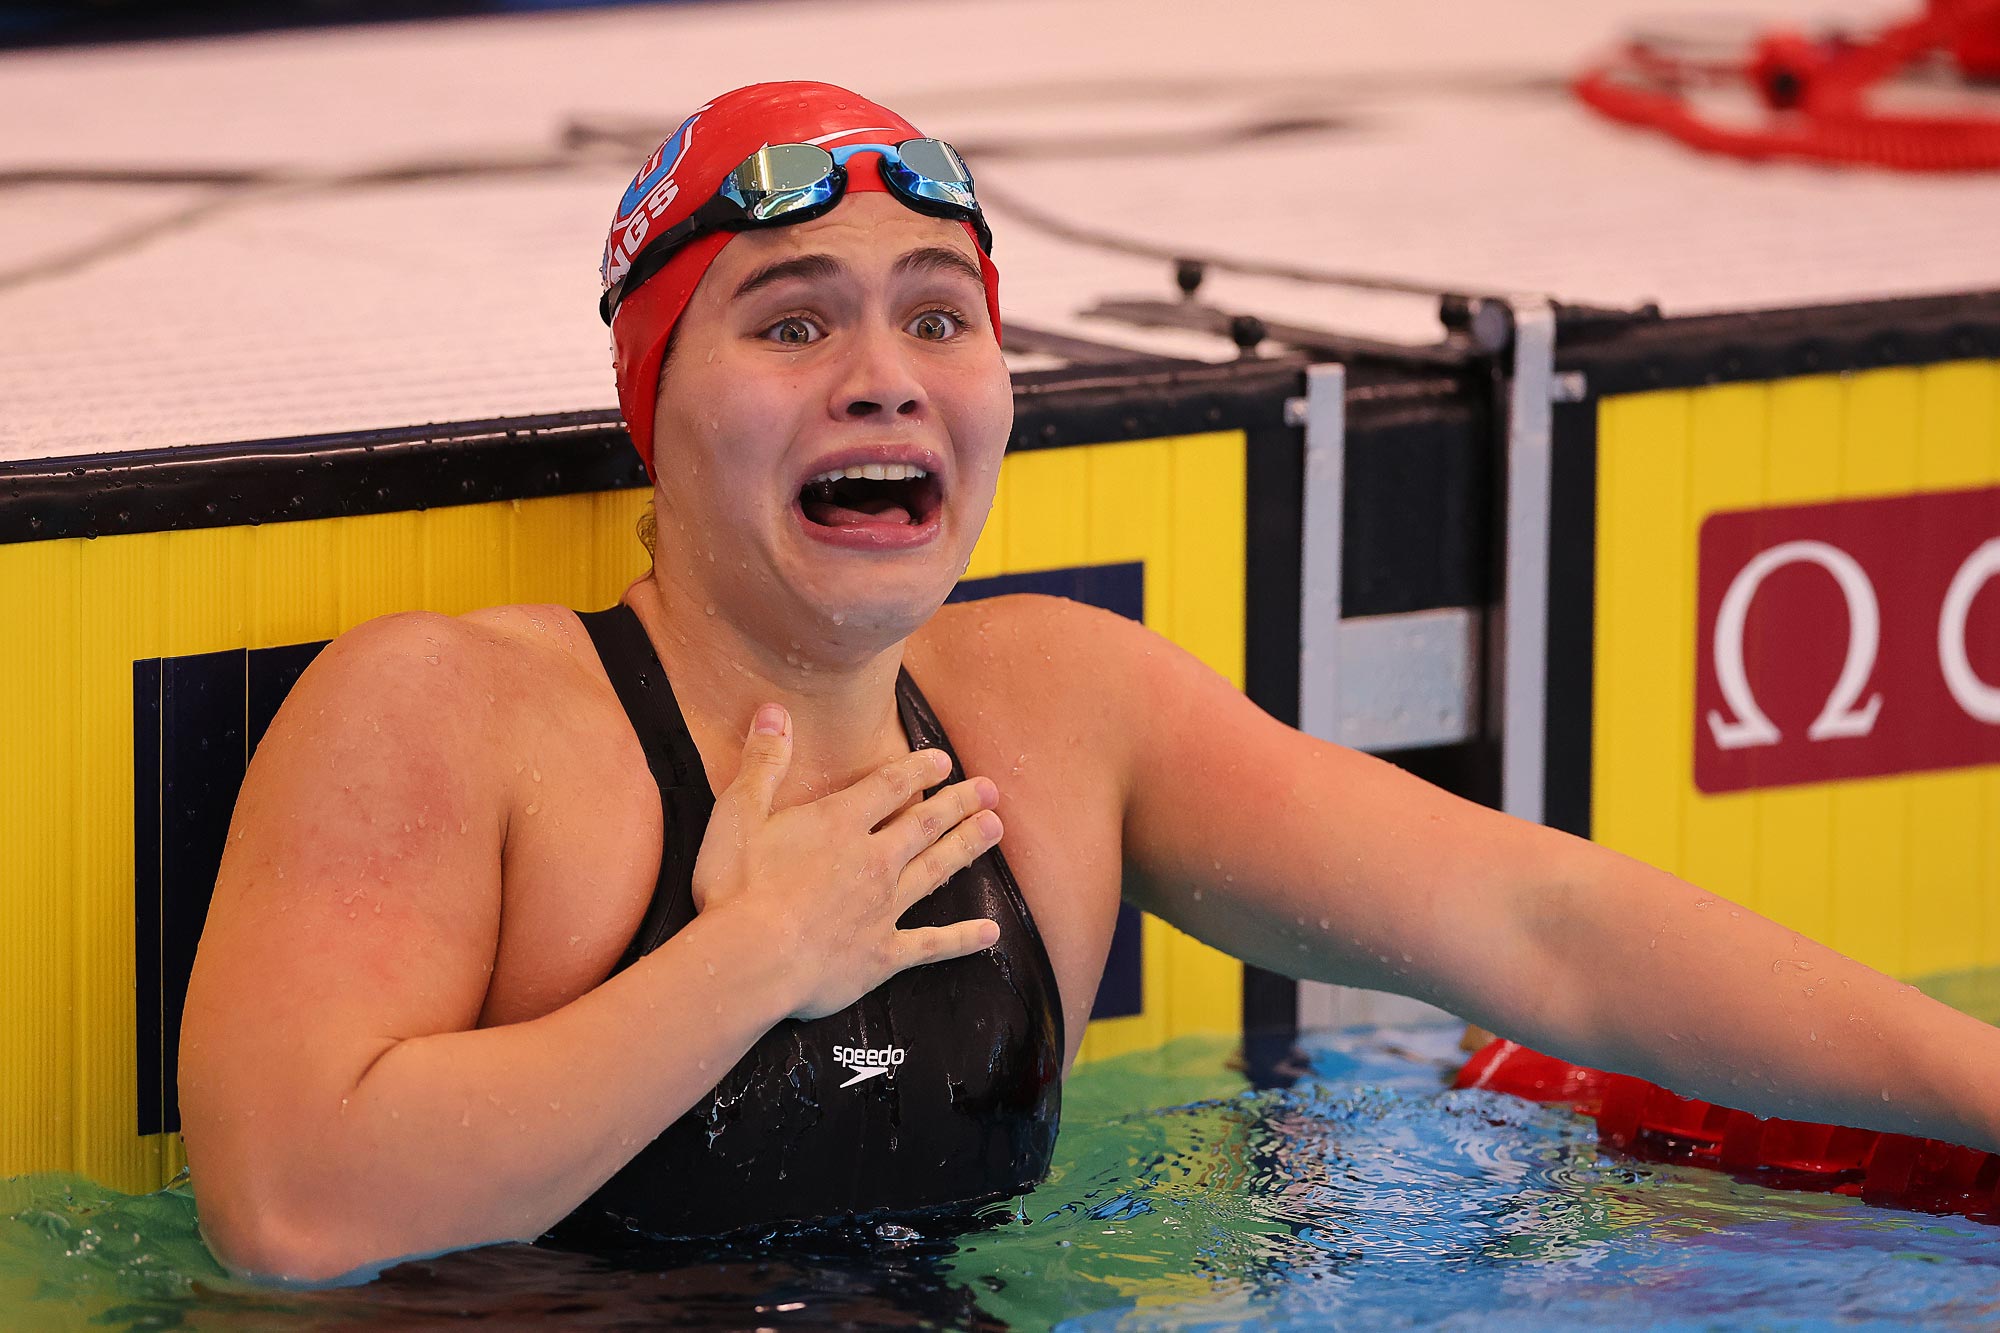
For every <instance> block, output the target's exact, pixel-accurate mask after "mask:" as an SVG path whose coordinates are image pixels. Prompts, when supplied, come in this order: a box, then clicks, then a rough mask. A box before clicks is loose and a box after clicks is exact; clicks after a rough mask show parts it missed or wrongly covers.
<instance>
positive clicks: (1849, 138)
mask: <svg viewBox="0 0 2000 1333" xmlns="http://www.w3.org/2000/svg"><path fill="white" fill-rule="evenodd" d="M1933 51H1948V52H1950V53H1951V54H1952V56H1953V58H1954V59H1955V61H1956V62H1957V64H1958V67H1959V68H1960V69H1961V70H1962V71H1964V73H1966V74H1967V75H1969V76H1971V77H1974V78H1995V77H2000V0H1930V6H1929V8H1928V9H1927V10H1926V12H1925V13H1924V14H1923V15H1922V16H1921V17H1919V18H1915V19H1912V20H1910V21H1909V22H1906V23H1901V24H1897V25H1895V26H1893V27H1890V28H1886V29H1884V30H1883V31H1881V32H1879V33H1877V34H1875V36H1874V37H1872V38H1870V39H1868V40H1865V41H1853V40H1849V39H1846V38H1838V37H1835V38H1821V39H1814V38H1809V37H1806V36H1803V35H1801V34H1798V33H1790V32H1776V33H1769V34H1766V35H1765V36H1764V37H1763V38H1762V39H1760V40H1759V41H1758V42H1757V43H1756V45H1755V46H1754V47H1753V49H1752V50H1751V51H1750V52H1749V53H1747V55H1746V56H1744V57H1743V58H1742V59H1740V60H1737V61H1732V62H1723V63H1720V64H1715V63H1710V64H1702V63H1698V62H1694V61H1689V60H1683V59H1678V58H1676V57H1675V56H1674V55H1672V54H1671V53H1670V52H1666V51H1662V50H1660V49H1658V48H1656V47H1655V46H1653V45H1651V44H1649V43H1644V42H1634V43H1630V44H1628V45H1627V46H1626V47H1625V49H1624V50H1623V51H1622V52H1621V53H1620V55H1619V57H1618V58H1616V59H1614V60H1612V61H1610V62H1607V63H1605V64H1602V65H1599V66H1596V67H1594V68H1592V69H1589V70H1586V71H1585V72H1584V73H1583V74H1582V75H1580V76H1579V77H1578V78H1577V80H1576V82H1575V85H1574V87H1575V91H1576V95H1577V96H1578V97H1579V98H1581V99H1582V100H1583V101H1584V103H1585V104H1587V105H1588V106H1590V107H1592V108H1593V109H1595V110H1597V111H1598V112H1600V113H1601V114H1603V115H1606V116H1609V117H1611V118H1612V119H1613V120H1618V121H1622V122H1625V123H1627V124H1631V125H1638V126H1643V127H1645V128H1647V129H1652V130H1657V131H1660V132H1662V133H1665V134H1668V135H1671V136H1672V137H1673V138H1675V139H1678V140H1680V141H1681V142H1682V143H1685V144H1687V145H1689V146H1690V147H1693V148H1698V149H1701V150H1703V151H1705V152H1712V153H1724V154H1727V155H1729V156H1732V157H1739V158H1745V159H1748V160H1752V161H1764V160H1771V159H1794V160H1802V161H1814V162H1831V163H1843V164H1853V165H1864V164H1865V165H1871V166H1880V167H1891V168H1895V169H1897V170H1903V171H1926V172H1935V171H1993V170H2000V114H1994V113H1992V112H1982V111H1980V110H1977V109H1971V108H1968V109H1967V110H1965V111H1964V112H1962V113H1960V114H1951V115H1932V114H1927V115H1918V114H1902V113H1892V112H1886V111H1882V110H1879V109H1876V108H1873V107H1871V106H1870V105H1869V102H1868V98H1869V94H1870V93H1871V92H1873V91H1874V90H1875V89H1876V88H1877V87H1878V86H1879V85H1880V84H1881V83H1882V82H1883V81H1884V80H1885V79H1887V78H1888V77H1889V76H1890V75H1892V74H1894V73H1896V72H1897V71H1899V70H1901V69H1903V68H1904V67H1905V66H1907V65H1908V64H1910V62H1911V61H1913V60H1915V59H1917V58H1918V57H1919V56H1922V55H1924V54H1925V53H1927V52H1933ZM1731 83H1736V84H1741V85H1744V86H1747V87H1749V88H1751V89H1754V90H1755V92H1756V93H1757V95H1758V99H1759V101H1760V102H1761V103H1762V106H1763V110H1764V116H1763V119H1762V120H1761V122H1757V123H1748V122H1746V123H1732V122H1730V121H1728V120H1726V119H1723V118H1719V117H1717V116H1714V115H1712V114H1709V113H1708V112H1706V111H1704V110H1703V109H1701V108H1698V107H1697V106H1696V105H1695V104H1694V102H1693V101H1692V100H1691V98H1690V94H1691V93H1694V92H1696V91H1698V90H1700V89H1702V88H1704V87H1712V86H1715V85H1728V84H1731Z"/></svg>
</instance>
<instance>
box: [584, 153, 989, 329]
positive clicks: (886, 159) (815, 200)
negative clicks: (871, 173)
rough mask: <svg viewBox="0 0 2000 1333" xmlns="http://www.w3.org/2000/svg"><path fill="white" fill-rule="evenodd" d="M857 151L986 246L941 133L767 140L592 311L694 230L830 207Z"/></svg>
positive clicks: (791, 218) (786, 218)
mask: <svg viewBox="0 0 2000 1333" xmlns="http://www.w3.org/2000/svg"><path fill="white" fill-rule="evenodd" d="M856 153H879V154H880V155H881V157H882V182H883V184H885V185H887V186H888V187H889V189H890V191H891V192H892V193H894V194H895V196H896V197H897V198H898V199H900V200H902V201H903V202H904V203H905V204H907V205H908V206H909V207H911V208H913V209H915V210H916V211H917V212H919V213H928V214H929V215H931V216H932V217H940V218H955V219H957V220H959V221H961V222H969V223H971V224H972V229H973V230H974V231H975V232H976V233H978V236H979V248H980V249H982V250H984V251H985V252H986V253H987V254H989V255H990V254H992V253H993V233H992V232H991V231H990V230H989V229H988V228H987V226H986V219H985V218H984V217H982V216H981V215H980V212H979V201H978V200H977V199H974V198H973V197H972V172H971V171H969V170H967V169H966V165H965V159H964V158H962V157H960V156H959V155H958V150H957V149H955V148H953V147H952V146H951V145H950V144H948V143H946V142H944V140H942V139H905V140H903V142H901V143H899V144H881V143H856V144H845V145H843V146H841V147H839V148H836V149H834V150H833V151H831V152H828V151H827V150H826V149H824V148H821V147H820V146H819V145H818V144H809V143H780V144H770V145H768V146H766V147H763V148H760V149H758V150H757V151H756V152H754V153H752V154H750V156H748V157H746V158H744V159H743V161H742V162H741V163H740V164H739V165H738V166H737V168H736V169H735V170H734V171H732V172H730V173H729V174H728V175H727V176H725V177H723V179H722V186H721V188H719V189H718V190H717V191H716V192H715V197H714V198H713V199H710V200H709V201H708V202H707V203H705V204H703V205H702V206H701V207H700V208H697V209H696V210H695V211H694V213H693V214H692V215H691V216H689V217H686V218H683V219H682V220H681V221H679V222H677V223H675V224H674V225H673V226H671V227H669V228H667V229H666V230H665V231H663V232H661V233H660V234H659V235H658V236H656V237H654V238H653V239H652V240H650V241H648V242H647V243H646V245H645V248H643V249H641V250H640V251H639V253H638V254H637V255H635V256H634V257H633V259H632V266H631V267H630V268H628V269H626V270H625V276H624V277H622V278H620V279H619V280H618V281H617V282H615V283H613V284H612V285H611V286H610V287H608V288H606V289H605V292H604V295H603V297H602V298H600V299H599V301H598V303H597V313H598V314H599V315H601V316H602V317H603V319H604V322H605V323H606V324H609V323H610V322H611V317H612V315H614V314H616V313H617V310H618V306H619V303H620V302H622V301H623V300H624V299H625V298H626V297H627V296H629V295H631V293H632V292H633V290H634V289H635V288H637V287H638V286H639V284H640V283H642V282H644V281H646V279H648V278H650V277H652V276H653V275H654V274H655V273H658V272H659V271H660V270H661V269H662V268H664V267H666V264H667V261H668V260H669V259H670V258H672V257H673V253H674V251H676V250H678V249H679V248H680V247H681V246H683V245H686V244H687V243H688V242H689V241H691V240H694V239H695V238H696V237H697V236H704V235H707V234H709V233H710V232H717V231H747V230H749V229H750V228H752V227H775V226H782V225H784V224H787V223H792V222H804V221H806V220H808V219H810V218H816V217H818V216H819V215H820V214H822V213H824V212H826V211H827V210H829V209H831V208H832V207H833V206H834V205H835V204H837V203H839V202H840V198H841V195H843V194H844V193H845V192H846V190H847V169H846V165H845V164H846V162H847V160H848V159H849V158H851V157H853V156H854V155H855V154H856Z"/></svg>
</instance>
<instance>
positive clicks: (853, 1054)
mask: <svg viewBox="0 0 2000 1333" xmlns="http://www.w3.org/2000/svg"><path fill="white" fill-rule="evenodd" d="M909 1054H910V1053H909V1052H908V1051H907V1050H905V1049H903V1048H902V1047H901V1046H836V1047H834V1048H833V1058H834V1060H835V1061H837V1062H838V1063H839V1064H841V1065H843V1066H844V1067H846V1068H847V1069H849V1070H852V1071H853V1073H854V1077H853V1078H850V1079H848V1080H847V1082H845V1083H843V1084H841V1085H840V1086H841V1087H843V1088H851V1087H853V1086H854V1085H855V1084H857V1083H860V1082H863V1081H864V1080H866V1079H871V1078H877V1077H879V1076H881V1075H883V1074H893V1073H895V1072H896V1069H897V1067H898V1066H900V1065H901V1064H902V1063H903V1061H904V1060H905V1059H907V1058H908V1057H909Z"/></svg>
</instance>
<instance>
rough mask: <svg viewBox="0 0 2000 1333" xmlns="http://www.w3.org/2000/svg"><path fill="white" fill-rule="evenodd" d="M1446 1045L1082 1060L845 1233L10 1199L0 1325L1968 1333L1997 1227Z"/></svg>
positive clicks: (1410, 1039) (62, 1192) (1310, 1046)
mask: <svg viewBox="0 0 2000 1333" xmlns="http://www.w3.org/2000/svg"><path fill="white" fill-rule="evenodd" d="M1456 1038H1457V1029H1455V1028H1449V1029H1448V1028H1422V1029H1399V1030H1388V1029H1370V1030H1355V1031H1349V1032H1342V1033H1330V1034H1321V1035H1317V1036H1312V1037H1308V1038H1307V1039H1305V1040H1304V1041H1303V1042H1302V1043H1301V1045H1300V1046H1299V1048H1298V1052H1299V1055H1298V1058H1297V1059H1296V1060H1295V1061H1293V1062H1292V1067H1291V1070H1290V1072H1291V1073H1292V1074H1294V1075H1296V1077H1295V1079H1294V1080H1293V1081H1292V1082H1291V1083H1290V1086H1285V1087H1266V1088H1257V1087H1253V1086H1252V1081H1251V1079H1250V1078H1249V1077H1248V1076H1246V1074H1245V1073H1244V1072H1243V1068H1242V1061H1241V1059H1240V1058H1239V1048H1238V1046H1237V1044H1236V1043H1234V1042H1232V1041H1224V1040H1221V1039H1206V1038H1193V1039H1186V1040H1183V1041H1179V1042H1175V1043H1173V1044H1171V1045H1169V1046H1168V1047H1166V1048H1164V1049H1163V1050H1160V1051H1156V1052H1151V1053H1147V1054H1143V1055H1136V1056H1127V1057H1123V1058H1120V1059H1117V1060H1111V1061H1106V1062H1103V1063H1100V1064H1095V1065H1090V1066H1086V1067H1084V1068H1083V1069H1081V1070H1079V1071H1078V1072H1077V1073H1076V1074H1075V1075H1074V1077H1073V1078H1072V1079H1071V1082H1070V1085H1069V1087H1068V1088H1067V1089H1066V1092H1065V1108H1064V1128H1063V1133H1062V1138H1061V1140H1060V1142H1059V1143H1058V1145H1057V1148H1056V1165H1055V1169H1054V1170H1053V1172H1052V1173H1051V1176H1050V1178H1049V1180H1048V1181H1047V1182H1046V1183H1045V1184H1044V1185H1043V1186H1042V1187H1041V1188H1039V1189H1037V1190H1036V1191H1034V1192H1033V1193H1032V1194H1030V1195H1028V1196H1026V1197H1024V1198H1021V1199H1018V1200H1015V1201H1013V1202H1011V1203H1008V1204H1004V1205H996V1206H994V1207H991V1208H988V1209H985V1210H983V1211H982V1212H981V1214H980V1215H979V1217H978V1218H977V1220H976V1224H974V1225H972V1226H970V1227H967V1226H964V1225H962V1224H961V1225H956V1226H946V1225H940V1224H938V1223H936V1222H928V1221H923V1220H919V1219H903V1220H901V1221H880V1220H878V1221H874V1222H869V1223H859V1224H856V1225H855V1226H853V1227H851V1228H848V1229H844V1230H841V1231H835V1232H820V1233H815V1234H811V1235H801V1236H792V1237H781V1238H778V1239H776V1240H774V1241H771V1242H768V1243H760V1244H757V1245H754V1246H736V1247H725V1246H718V1245H693V1246H685V1247H681V1248H678V1249H675V1250H672V1251H667V1250H658V1249H656V1250H651V1251H647V1252H644V1253H638V1254H633V1255H626V1256H617V1257H603V1256H583V1255H575V1254H565V1253H561V1252H556V1251H550V1250H543V1249H536V1248H532V1247H528V1246H496V1247H492V1248H489V1249H485V1250H479V1251H472V1252H468V1253H464V1254H458V1255H450V1256H446V1257H443V1258H440V1259H436V1260H430V1261H425V1262H421V1263H412V1264H405V1265H402V1266H401V1267H399V1268H396V1269H393V1270H391V1271H390V1272H389V1273H387V1274H385V1275H384V1276H382V1277H381V1278H378V1279H377V1280H376V1281H374V1282H372V1283H369V1284H366V1285H364V1286H358V1287H351V1288H344V1289H337V1290H332V1291H321V1292H296V1291H272V1290H267V1289H259V1288H255V1287H250V1286H246V1285H244V1284H240V1283H234V1282H232V1281H230V1280H229V1279H228V1278H227V1277H226V1276H224V1275H223V1273H222V1272H221V1271H220V1270H219V1269H218V1268H217V1267H216V1265H215V1263H214V1261H213V1260H212V1259H210V1258H209V1256H208V1255H207V1252H206V1251H205V1250H204V1249H203V1248H202V1245H201V1241H200V1238H199V1237H198V1235H197V1234H196V1231H195V1225H194V1204H193V1199H192V1196H191V1195H190V1194H189V1193H188V1191H187V1189H186V1187H185V1185H182V1186H178V1187H175V1188H171V1189H168V1190H164V1191H162V1192H160V1193H158V1194H153V1195H147V1196H142V1197H132V1196H127V1195H121V1194H117V1193H115V1192H112V1191H107V1190H104V1189H101V1188H99V1187H97V1186H94V1185H90V1184H88V1183H87V1182H84V1181H82V1180H79V1179H77V1178H75V1177H67V1176H32V1177H24V1178H20V1179H17V1180H13V1181H8V1182H0V1326H4V1327H5V1328H7V1329H9V1330H15V1329H24V1330H25V1329H43V1328H48V1329H64V1328H122V1327H132V1328H158V1329H167V1328H189V1329H239V1328H241V1329H339V1328H364V1327H365V1328H371V1329H381V1328H418V1327H423V1328H431V1327H437V1326H438V1325H440V1324H460V1323H473V1324H485V1325H487V1326H491V1327H507V1328H519V1327H547V1328H563V1329H612V1328H634V1329H636V1328H660V1327H672V1328H704V1327H730V1328H757V1327H768V1328H788V1327H789V1328H803V1327H814V1328H823V1327H828V1326H835V1327H838V1326H842V1325H851V1326H855V1327H868V1328H885V1327H886V1328H976V1329H1050V1328H1056V1329H1064V1330H1075V1331H1076V1333H1083V1331H1085V1330H1093V1331H1094V1330H1110V1329H1154V1328H1159V1329H1223V1328H1238V1327H1253V1326H1254V1327H1258V1328H1279V1329H1283V1328H1296V1329H1307V1328H1310V1329H1329V1328H1332V1329H1339V1328H1356V1329H1361V1328H1366V1329H1376V1328H1434V1327H1444V1328H1477V1329H1524V1330H1525V1329H1535V1330H1544V1329H1564V1328H1571V1329H1601V1328H1606V1327H1614V1326H1615V1327H1619V1328H1623V1329H1709V1328H1747V1327H1754V1328H1769V1329H1811V1328H1841V1329H1870V1328H1881V1329H1889V1328H1908V1327H1911V1326H1913V1325H1922V1326H1923V1327H1926V1328H1989V1327H1993V1326H1994V1325H1995V1324H1996V1323H2000V1228H1994V1227H1990V1226H1985V1225H1982V1224H1979V1223H1975V1222H1970V1221H1966V1220H1964V1219H1961V1218H1948V1217H1947V1218H1938V1217H1930V1216H1925V1215H1922V1214H1917V1213H1907V1212H1901V1211H1896V1210H1891V1209H1885V1208H1877V1207H1872V1206H1869V1205H1865V1204H1862V1203H1860V1202H1859V1201H1857V1200H1853V1199H1848V1198H1844V1197H1840V1196H1834V1195H1825V1194H1809V1193H1788V1192H1779V1191H1776V1190H1772V1189H1769V1188H1766V1187H1764V1186H1762V1185H1760V1184H1757V1183H1755V1182H1753V1181H1748V1180H1738V1179H1735V1178H1732V1177H1730V1176H1727V1175H1724V1174H1721V1173H1718V1172H1713V1171H1706V1170H1702V1169H1699V1168H1694V1167H1685V1166H1673V1165H1659V1164H1653V1163H1645V1162H1639V1161H1635V1160H1632V1159H1628V1158H1624V1157H1621V1156H1619V1155H1616V1154H1613V1153H1609V1152H1606V1151H1603V1150H1601V1149H1600V1148H1599V1147H1598V1146H1597V1141H1596V1136H1595V1131H1594V1127H1593V1126H1592V1124H1591V1122H1589V1121H1587V1120H1584V1119H1581V1118H1579V1117H1576V1116H1573V1115H1571V1114H1569V1113H1567V1112H1565V1111H1562V1110H1560V1109H1555V1108H1549V1107H1543V1106H1536V1105H1532V1104H1530V1103H1526V1102H1521V1101H1517V1100H1514V1099H1511V1098H1507V1097H1503V1096H1499V1095H1496V1094H1491V1093H1485V1092H1458V1091H1449V1090H1446V1088H1445V1081H1446V1076H1447V1074H1448V1072H1449V1071H1450V1070H1451V1069H1453V1068H1455V1067H1456V1065H1457V1063H1458V1061H1459V1059H1460V1058H1461V1057H1460V1055H1459V1053H1458V1052H1457V1050H1456V1048H1455V1041H1456Z"/></svg>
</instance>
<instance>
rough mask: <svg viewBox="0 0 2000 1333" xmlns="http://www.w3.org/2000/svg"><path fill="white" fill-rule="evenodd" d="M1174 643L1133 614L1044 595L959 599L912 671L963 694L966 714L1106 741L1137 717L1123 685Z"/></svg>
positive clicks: (945, 611)
mask: <svg viewBox="0 0 2000 1333" xmlns="http://www.w3.org/2000/svg"><path fill="white" fill-rule="evenodd" d="M1163 642H1164V640H1162V639H1160V637H1159V636H1158V635H1157V634H1155V633H1153V631H1151V630H1149V629H1147V628H1146V627H1145V626H1144V625H1142V624H1139V623H1138V622H1137V621H1134V620H1132V619H1130V618H1128V617H1126V616H1121V615H1119V614H1117V613H1116V612H1113V611H1105V610H1102V609H1101V608H1098V607H1095V606H1091V605H1089V604H1087V603H1084V602H1076V601H1071V600H1070V599H1069V598H1066V597H1052V596H1048V595H1045V594H1041V593H1014V594H1010V595H1008V596H1005V597H991V598H984V599H981V600H979V601H975V602H957V603H953V604H951V605H948V606H945V607H943V608H942V609H940V610H939V611H938V613H937V615H935V616H933V617H932V618H931V621H930V623H929V624H927V625H926V626H925V627H924V630H923V632H922V633H921V634H920V635H918V636H917V637H916V638H913V639H912V640H911V644H910V649H911V651H910V653H909V662H910V666H911V671H912V673H913V674H915V675H916V676H917V680H918V683H919V684H920V685H923V686H924V688H925V690H926V692H930V689H931V687H930V686H929V685H927V684H925V681H926V680H927V679H930V678H941V680H942V681H943V683H944V688H946V689H948V690H949V691H950V692H952V693H953V694H955V695H957V696H959V699H960V704H959V707H958V709H957V710H955V711H960V712H963V711H965V707H966V704H968V703H969V704H970V705H971V709H972V711H973V712H974V713H975V714H978V713H982V712H983V713H985V714H987V715H989V716H997V717H1000V718H1004V719H1007V720H1008V721H1009V723H1010V724H1011V725H1012V726H1013V727H1015V728H1032V729H1034V730H1049V729H1056V730H1060V731H1061V732H1062V733H1064V735H1065V737H1075V738H1077V739H1078V740H1081V741H1086V742H1096V743H1099V744H1103V743H1106V742H1107V741H1108V739H1109V738H1110V737H1113V736H1115V734H1116V733H1117V732H1119V731H1120V730H1122V729H1124V728H1126V727H1127V726H1128V725H1129V724H1130V723H1131V721H1132V719H1131V718H1130V717H1129V716H1128V715H1127V710H1128V709H1129V707H1130V706H1131V699H1130V697H1129V692H1128V691H1127V690H1126V689H1125V688H1124V686H1123V682H1124V681H1125V680H1126V679H1127V678H1128V676H1129V674H1130V671H1131V669H1132V665H1133V664H1134V663H1136V662H1139V661H1141V660H1143V659H1144V658H1145V657H1146V656H1147V655H1148V654H1150V653H1152V652H1153V651H1154V648H1155V645H1157V644H1160V643H1163Z"/></svg>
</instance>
